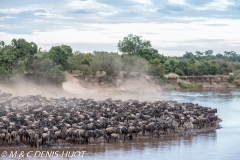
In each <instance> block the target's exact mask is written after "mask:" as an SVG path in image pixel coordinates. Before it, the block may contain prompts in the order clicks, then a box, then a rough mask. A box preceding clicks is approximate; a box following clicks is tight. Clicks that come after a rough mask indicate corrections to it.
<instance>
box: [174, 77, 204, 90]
mask: <svg viewBox="0 0 240 160" xmlns="http://www.w3.org/2000/svg"><path fill="white" fill-rule="evenodd" d="M177 82H178V85H179V86H181V88H185V89H190V88H199V87H202V84H201V83H198V82H197V83H189V82H186V81H183V80H181V79H178V80H177Z"/></svg>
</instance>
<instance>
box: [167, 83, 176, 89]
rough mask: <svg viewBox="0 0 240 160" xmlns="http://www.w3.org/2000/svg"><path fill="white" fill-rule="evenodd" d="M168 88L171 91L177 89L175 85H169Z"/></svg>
mask: <svg viewBox="0 0 240 160" xmlns="http://www.w3.org/2000/svg"><path fill="white" fill-rule="evenodd" d="M168 88H169V89H171V90H176V89H177V87H176V85H174V84H168Z"/></svg>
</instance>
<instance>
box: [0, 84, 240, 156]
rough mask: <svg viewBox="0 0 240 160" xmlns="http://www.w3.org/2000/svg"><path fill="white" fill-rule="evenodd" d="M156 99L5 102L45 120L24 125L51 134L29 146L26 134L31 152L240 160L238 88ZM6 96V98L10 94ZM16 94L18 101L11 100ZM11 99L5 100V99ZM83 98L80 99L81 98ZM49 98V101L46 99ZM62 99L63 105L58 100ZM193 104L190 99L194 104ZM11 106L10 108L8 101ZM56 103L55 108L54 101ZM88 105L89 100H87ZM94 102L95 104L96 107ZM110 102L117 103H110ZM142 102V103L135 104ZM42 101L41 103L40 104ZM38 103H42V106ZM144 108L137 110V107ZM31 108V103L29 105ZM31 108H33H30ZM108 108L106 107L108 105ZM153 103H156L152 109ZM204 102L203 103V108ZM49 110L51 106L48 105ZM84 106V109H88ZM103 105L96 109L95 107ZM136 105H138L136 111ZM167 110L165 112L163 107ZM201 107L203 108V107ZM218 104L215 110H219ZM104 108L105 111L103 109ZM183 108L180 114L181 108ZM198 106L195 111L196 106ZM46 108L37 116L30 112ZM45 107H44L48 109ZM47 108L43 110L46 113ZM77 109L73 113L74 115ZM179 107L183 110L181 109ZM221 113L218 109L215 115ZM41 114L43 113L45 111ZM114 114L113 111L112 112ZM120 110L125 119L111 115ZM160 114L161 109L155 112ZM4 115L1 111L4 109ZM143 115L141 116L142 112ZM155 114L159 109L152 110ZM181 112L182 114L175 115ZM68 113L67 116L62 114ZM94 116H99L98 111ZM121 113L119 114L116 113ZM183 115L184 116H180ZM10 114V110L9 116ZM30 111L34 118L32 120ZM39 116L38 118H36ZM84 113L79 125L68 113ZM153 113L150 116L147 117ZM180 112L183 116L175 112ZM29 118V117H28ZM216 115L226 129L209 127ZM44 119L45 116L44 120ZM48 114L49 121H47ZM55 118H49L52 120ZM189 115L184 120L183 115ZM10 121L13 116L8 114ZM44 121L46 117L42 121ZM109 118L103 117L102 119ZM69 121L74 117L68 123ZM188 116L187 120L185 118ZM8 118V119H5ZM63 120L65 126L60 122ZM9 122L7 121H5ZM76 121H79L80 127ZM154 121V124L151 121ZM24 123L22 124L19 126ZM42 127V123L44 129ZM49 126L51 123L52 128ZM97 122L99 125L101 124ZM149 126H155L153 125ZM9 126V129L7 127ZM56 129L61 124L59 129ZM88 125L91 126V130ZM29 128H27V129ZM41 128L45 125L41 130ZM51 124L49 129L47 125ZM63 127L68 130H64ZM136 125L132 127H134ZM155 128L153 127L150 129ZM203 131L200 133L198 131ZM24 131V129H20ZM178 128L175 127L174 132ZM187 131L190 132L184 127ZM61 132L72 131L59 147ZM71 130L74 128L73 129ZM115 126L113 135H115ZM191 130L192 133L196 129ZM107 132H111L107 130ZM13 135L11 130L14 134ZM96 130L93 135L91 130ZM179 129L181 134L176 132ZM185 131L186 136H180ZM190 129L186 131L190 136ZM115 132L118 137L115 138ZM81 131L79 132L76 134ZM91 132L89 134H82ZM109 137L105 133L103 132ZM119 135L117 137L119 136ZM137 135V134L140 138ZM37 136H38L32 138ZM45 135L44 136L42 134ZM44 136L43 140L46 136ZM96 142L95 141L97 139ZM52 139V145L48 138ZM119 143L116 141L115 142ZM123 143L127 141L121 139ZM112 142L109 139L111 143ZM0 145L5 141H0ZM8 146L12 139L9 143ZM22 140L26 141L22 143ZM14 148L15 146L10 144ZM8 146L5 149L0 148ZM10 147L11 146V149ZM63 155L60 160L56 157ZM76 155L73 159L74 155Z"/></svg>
mask: <svg viewBox="0 0 240 160" xmlns="http://www.w3.org/2000/svg"><path fill="white" fill-rule="evenodd" d="M153 96H154V98H155V99H156V100H155V102H141V101H136V100H129V101H118V100H111V99H108V100H105V101H94V100H90V99H88V100H82V99H64V98H62V99H61V100H60V99H46V98H44V97H41V96H28V97H15V98H14V97H12V96H10V95H8V98H7V99H8V101H3V99H4V98H1V103H5V104H6V105H5V108H4V109H5V110H6V111H5V113H10V111H9V108H12V112H14V113H16V116H15V118H16V117H17V115H19V114H21V113H22V112H26V111H27V114H26V116H27V117H25V118H29V119H30V120H31V121H33V122H35V121H36V120H37V121H38V122H39V121H43V123H36V122H35V123H33V122H32V123H29V124H27V125H26V124H25V125H22V126H26V127H25V128H26V129H23V130H25V131H26V132H29V131H31V133H32V132H34V135H39V134H36V133H40V135H41V136H39V137H42V138H43V134H44V133H45V135H47V136H46V137H51V138H50V139H49V138H45V139H46V140H45V141H44V144H43V145H44V147H40V148H38V147H27V146H28V145H29V146H31V145H33V146H37V145H36V143H35V139H34V138H32V141H34V143H32V141H31V140H29V139H31V138H30V137H31V136H29V135H30V134H29V133H27V134H28V136H25V137H24V136H22V139H21V138H20V137H21V136H20V137H19V138H20V139H21V141H19V145H24V146H25V148H21V149H24V150H25V151H28V150H32V149H34V150H79V149H80V150H84V151H86V154H85V157H84V158H85V159H99V158H100V159H120V160H121V159H126V158H127V159H140V158H147V159H155V158H156V157H159V158H161V159H185V158H187V159H239V158H240V154H239V151H238V148H239V147H240V145H239V144H238V143H237V142H238V141H239V140H240V137H239V133H240V132H239V131H240V125H239V123H238V121H237V119H238V117H239V114H240V108H239V107H238V106H239V101H240V91H239V90H237V89H236V90H197V91H170V92H164V93H156V94H155V95H153ZM6 97H7V96H6ZM12 98H14V99H12ZM25 98H28V99H29V100H28V102H27V103H26V104H24V103H25V102H24V100H23V99H25ZM5 99H6V98H5ZM30 99H32V100H34V101H35V102H36V100H37V99H41V100H40V101H39V102H45V103H43V104H42V106H41V107H38V108H37V107H36V108H34V105H33V101H31V100H30ZM79 100H80V101H81V103H86V104H85V105H81V106H83V108H82V109H84V112H82V111H81V109H78V111H76V110H74V109H76V108H79V107H77V106H78V105H77V103H80V101H79ZM77 101H79V102H77ZM20 102H21V103H20ZM46 102H48V103H46ZM60 102H62V104H61V105H62V106H61V105H60V104H59V103H60ZM190 102H191V103H190ZM10 103H11V104H12V106H11V107H9V106H8V105H7V104H10ZM50 103H52V106H51V105H49V104H50ZM88 103H89V104H88ZM53 104H55V105H56V106H58V107H59V109H60V108H62V109H64V107H66V108H68V109H67V110H64V112H63V111H62V112H61V111H60V110H58V112H57V113H54V110H53V109H52V110H51V107H56V106H54V105H53ZM91 104H94V105H91ZM110 104H116V106H115V105H110ZM136 104H137V105H136ZM35 105H37V103H36V104H35ZM38 105H39V104H38ZM117 105H120V106H121V105H123V106H124V105H125V107H127V106H128V107H127V108H125V109H124V110H122V111H120V110H117V108H121V107H119V106H118V107H117ZM138 105H139V107H138V108H137V107H136V108H137V109H136V108H135V106H138ZM15 106H21V107H23V108H25V109H22V110H17V111H16V112H15ZM27 106H28V107H27ZM30 106H31V107H30ZM103 106H104V107H103ZM153 106H154V107H153ZM157 106H158V107H159V109H160V110H159V113H158V114H155V115H152V113H151V112H153V111H152V110H151V108H154V109H156V108H158V107H157ZM202 106H203V107H202ZM46 107H47V108H48V110H47V109H46ZM84 107H85V108H84ZM96 108H98V110H97V112H94V109H96ZM99 108H100V109H99ZM134 108H135V109H134ZM161 108H162V110H161ZM200 108H201V109H202V110H201V111H200V115H199V113H197V112H199V110H200ZM214 108H216V109H217V110H216V109H214ZM101 109H102V110H101ZM181 109H182V111H181V112H180V111H179V110H181ZM194 109H195V110H194ZM34 110H35V111H36V110H41V111H40V112H39V111H38V112H39V113H38V114H33V113H31V112H33V111H34ZM44 110H45V111H44ZM43 111H44V112H43ZM71 111H74V114H71V113H72V112H71ZM177 111H179V112H177ZM216 111H217V113H216ZM41 112H42V114H41ZM108 112H110V113H111V114H110V115H108V114H107V113H108ZM115 112H117V113H118V114H119V113H121V114H122V116H121V117H123V118H122V119H121V118H120V119H119V117H117V116H116V115H115V116H112V115H114V113H115ZM155 112H156V111H155ZM1 113H2V112H1ZM138 113H139V114H138ZM153 113H154V112H153ZM176 113H177V114H176ZM61 114H63V115H61ZM94 114H95V115H94ZM115 114H116V113H115ZM179 114H180V115H179ZM8 115H9V114H8ZM31 115H32V116H33V115H35V117H33V118H31ZM36 115H37V116H36ZM76 115H78V116H79V115H83V116H80V117H82V119H81V120H80V121H79V122H78V123H77V122H76V120H75V121H74V120H71V119H69V118H67V117H72V116H73V117H74V116H76ZM147 115H149V116H150V117H148V116H147ZM176 115H178V116H176ZM1 116H2V117H1V119H3V118H6V117H7V118H8V116H7V115H5V117H4V115H1ZM29 116H30V117H29ZM57 116H60V117H61V118H60V117H58V118H60V119H59V120H57V121H56V117H57ZM211 116H213V117H214V116H219V118H221V119H222V122H221V123H220V124H221V126H222V127H223V128H221V129H218V130H214V129H213V130H207V128H209V127H213V126H214V125H215V123H213V122H216V121H215V118H213V119H212V120H211V118H210V117H211ZM41 117H42V118H41ZM46 117H48V119H50V120H48V121H46V120H45V121H44V119H46ZM49 117H50V118H49ZM183 117H184V118H183ZM199 117H200V118H208V120H209V121H207V122H200V123H197V122H196V120H197V119H198V120H199ZM8 119H9V122H10V121H11V124H12V123H14V122H12V121H13V120H12V119H11V118H8ZM40 119H42V120H40ZM103 119H104V120H103ZM69 120H70V121H69ZM183 120H184V122H183ZM1 121H3V120H1ZM60 122H62V125H60V126H59V125H58V124H59V123H60ZM103 122H106V123H107V125H105V126H104V125H103V124H102V125H100V126H102V127H103V126H104V127H103V128H91V127H93V126H95V127H97V126H98V125H99V124H101V123H103ZM175 123H176V124H178V127H177V128H176V127H174V124H175ZM189 123H192V124H193V130H191V127H190V128H188V127H186V126H189ZM4 124H5V123H4ZM76 124H77V125H76ZM149 124H151V125H149ZM1 125H2V127H3V128H2V130H4V129H5V130H8V132H9V131H10V128H11V127H10V123H9V126H8V128H6V126H4V125H3V123H2V124H1ZM20 126H21V125H20ZM39 126H41V127H39ZM48 126H49V127H48ZM100 126H98V127H100ZM149 126H153V127H152V129H149ZM4 127H5V128H4ZM55 127H56V128H55ZM88 127H89V128H88ZM134 127H135V129H136V128H139V130H140V131H139V132H138V134H135V132H134V130H133V128H134ZM22 128H24V127H22ZM39 128H40V129H39ZM46 128H47V129H46ZM61 128H64V129H61ZM123 128H127V134H124V131H123ZM131 128H132V129H131ZM150 128H151V127H150ZM200 128H201V130H202V131H204V132H199V133H197V131H198V130H200ZM19 129H21V128H19ZM174 129H175V130H174ZM185 129H186V130H185ZM61 130H66V131H67V130H68V131H67V132H66V133H67V134H66V139H64V141H66V142H67V144H66V145H62V143H64V141H63V140H61V138H59V143H60V144H59V145H58V144H57V142H55V139H56V138H54V137H56V132H57V131H61ZM69 130H71V131H69ZM112 130H115V131H113V133H111V131H112ZM82 131H85V133H87V132H88V134H89V135H90V137H89V139H86V137H84V136H82V135H81V134H80V133H81V132H82ZM96 131H103V136H102V137H103V138H101V137H99V139H98V138H96V137H97V136H96V135H97V132H96ZM191 131H192V132H193V133H191ZM107 132H108V133H107ZM9 133H10V132H9ZM90 133H91V134H90ZM177 133H179V134H177ZM180 133H181V134H180ZM185 133H186V134H185ZM112 134H113V135H114V136H112ZM77 135H79V136H77ZM83 135H86V134H83ZM104 135H105V136H104ZM115 135H116V136H115ZM136 135H137V136H136ZM33 137H35V136H33ZM43 139H44V138H43ZM43 139H42V140H43ZM95 140H96V141H95ZM48 141H49V142H50V143H49V147H50V148H49V149H48V147H47V144H48V143H47V142H48ZM115 141H116V142H115ZM122 141H123V142H124V143H122ZM107 142H109V143H107ZM0 143H1V142H0ZM4 143H5V145H6V144H7V143H8V142H7V141H5V142H4ZM11 143H12V144H11V145H12V146H13V148H14V150H19V147H15V145H16V144H15V143H14V142H11ZM21 143H22V144H21ZM80 143H81V144H80ZM8 146H10V145H8ZM0 150H1V151H2V150H6V148H4V147H1V149H0ZM7 150H10V149H9V148H8V149H7ZM55 159H58V158H55ZM73 159H74V158H73Z"/></svg>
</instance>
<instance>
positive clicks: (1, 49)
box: [0, 39, 37, 81]
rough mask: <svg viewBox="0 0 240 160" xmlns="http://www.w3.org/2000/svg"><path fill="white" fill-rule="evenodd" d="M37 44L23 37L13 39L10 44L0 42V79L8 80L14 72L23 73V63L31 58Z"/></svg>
mask: <svg viewBox="0 0 240 160" xmlns="http://www.w3.org/2000/svg"><path fill="white" fill-rule="evenodd" d="M36 52H37V45H36V44H35V43H33V42H27V41H26V40H25V39H18V40H16V39H13V40H12V42H11V44H10V45H5V43H4V42H3V41H1V43H0V76H1V77H0V80H4V81H7V80H9V79H10V78H11V77H12V76H13V75H14V73H23V72H24V68H25V63H27V62H29V61H31V60H32V59H33V56H34V54H35V53H36Z"/></svg>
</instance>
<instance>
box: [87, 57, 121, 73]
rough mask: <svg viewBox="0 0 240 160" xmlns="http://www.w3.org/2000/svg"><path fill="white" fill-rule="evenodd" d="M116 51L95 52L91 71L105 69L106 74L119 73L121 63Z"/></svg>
mask: <svg viewBox="0 0 240 160" xmlns="http://www.w3.org/2000/svg"><path fill="white" fill-rule="evenodd" d="M121 61H122V59H121V56H120V55H119V54H118V53H107V52H95V55H94V56H93V59H92V62H91V67H92V70H93V71H105V72H106V74H107V75H113V74H114V73H119V72H120V70H121V69H122V65H123V63H122V62H121Z"/></svg>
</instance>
